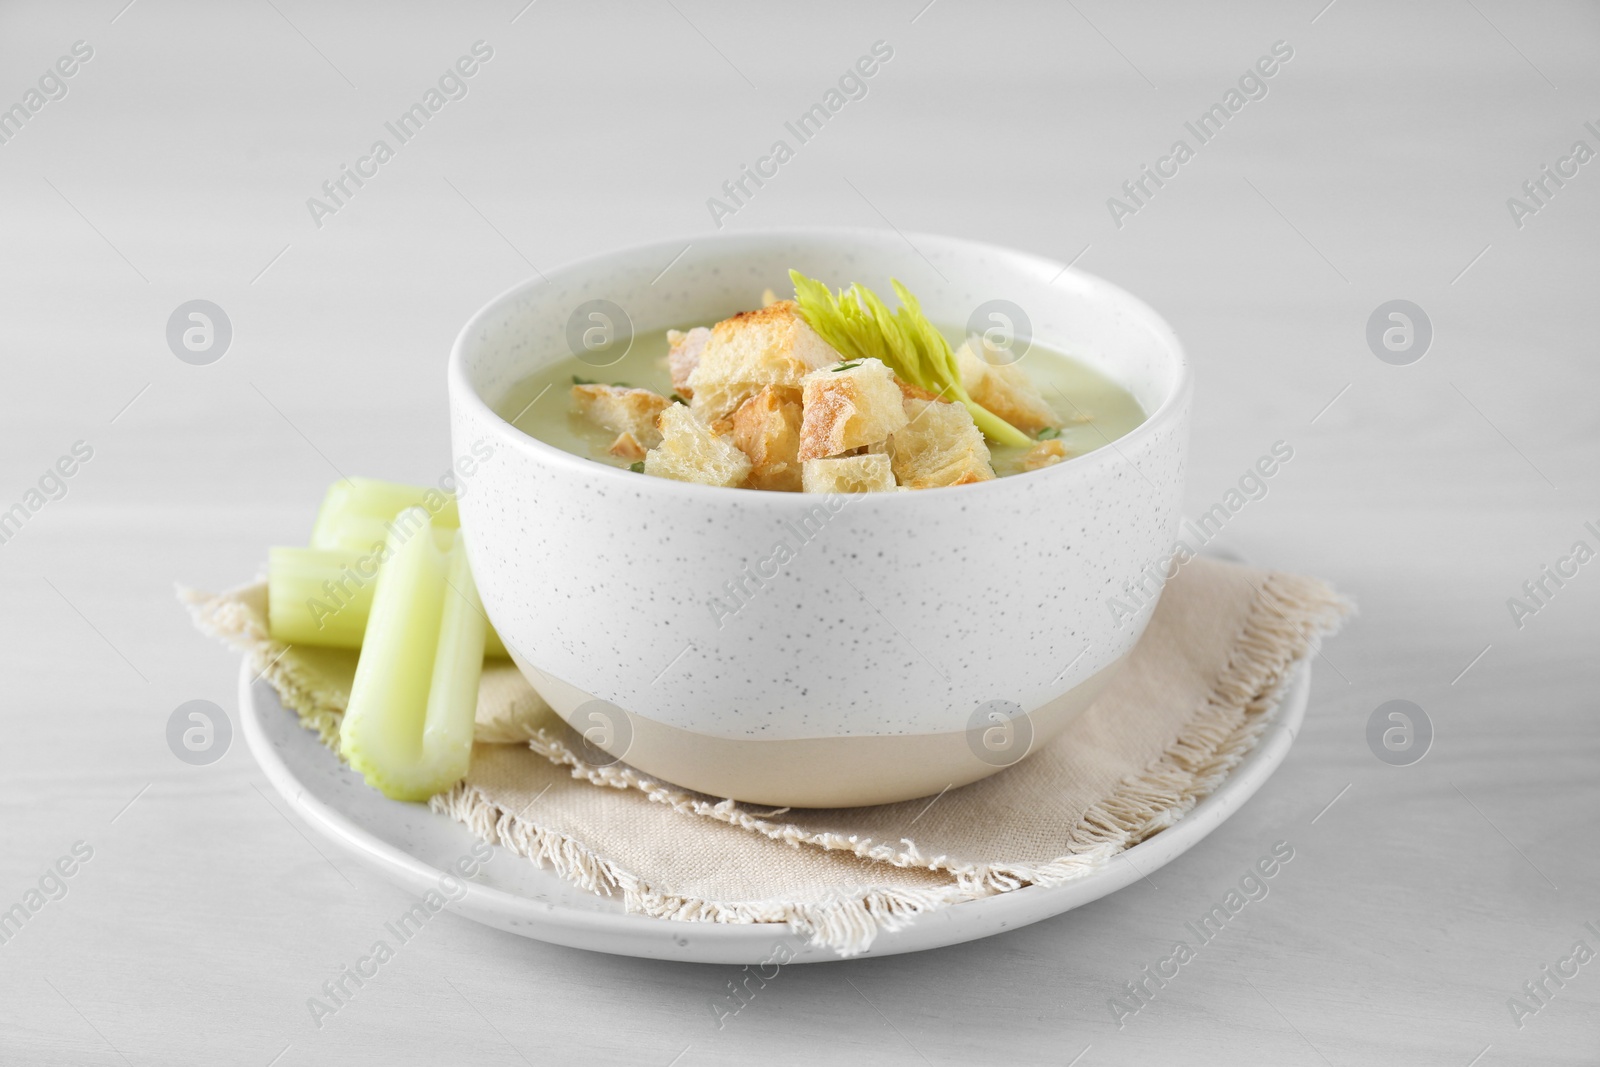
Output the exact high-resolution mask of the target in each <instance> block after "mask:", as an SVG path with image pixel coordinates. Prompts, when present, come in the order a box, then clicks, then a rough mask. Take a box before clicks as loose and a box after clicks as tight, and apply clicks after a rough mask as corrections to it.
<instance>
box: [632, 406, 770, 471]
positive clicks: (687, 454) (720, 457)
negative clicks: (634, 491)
mask: <svg viewBox="0 0 1600 1067" xmlns="http://www.w3.org/2000/svg"><path fill="white" fill-rule="evenodd" d="M660 427H661V443H660V444H659V445H657V446H656V447H655V448H652V449H651V450H650V451H649V452H648V453H647V454H646V455H645V457H644V472H645V473H646V474H653V475H655V476H656V477H657V478H671V479H673V480H675V481H679V482H698V483H699V484H701V485H728V486H735V485H740V484H742V483H743V482H744V480H745V479H746V478H747V477H749V476H750V459H749V457H748V456H746V455H745V454H744V453H743V452H741V451H739V448H738V446H736V445H735V444H734V443H733V441H732V439H730V438H727V437H719V436H717V435H716V434H714V433H712V432H711V427H709V426H707V425H706V424H705V423H704V422H702V421H700V419H699V417H698V416H696V415H695V413H694V412H693V411H690V410H689V409H688V408H687V407H685V406H683V405H682V404H669V405H667V409H666V410H665V411H663V412H662V413H661V418H660Z"/></svg>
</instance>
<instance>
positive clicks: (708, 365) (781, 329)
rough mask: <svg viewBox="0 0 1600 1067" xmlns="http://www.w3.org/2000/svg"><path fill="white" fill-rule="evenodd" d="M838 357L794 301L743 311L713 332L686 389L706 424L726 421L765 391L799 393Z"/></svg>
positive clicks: (725, 321)
mask: <svg viewBox="0 0 1600 1067" xmlns="http://www.w3.org/2000/svg"><path fill="white" fill-rule="evenodd" d="M837 362H839V353H838V352H835V351H834V350H833V346H831V345H829V344H828V342H826V341H824V340H823V339H822V338H821V337H819V336H817V333H816V331H815V330H813V329H812V328H811V327H810V326H807V325H806V323H805V320H804V319H802V318H801V317H800V311H799V309H798V308H797V307H796V306H795V303H794V301H793V300H780V301H778V302H777V303H776V304H773V305H772V306H771V307H764V308H761V309H760V310H757V311H744V312H740V313H739V314H737V315H735V316H733V317H732V318H729V319H723V320H722V321H721V322H719V323H717V324H716V325H715V326H713V327H712V328H711V339H710V340H709V341H707V342H706V346H705V348H704V349H703V350H702V351H701V353H700V361H699V363H698V364H696V366H695V368H694V371H693V373H691V374H690V375H689V377H688V380H687V382H686V383H685V384H687V385H688V386H689V388H690V389H691V390H692V391H693V392H694V396H693V397H692V398H691V400H690V402H691V403H692V404H693V406H694V408H695V411H696V412H697V413H699V414H700V415H701V416H702V417H704V418H705V420H706V421H707V422H710V421H712V420H713V419H717V418H720V417H721V416H723V415H727V414H729V413H731V412H732V411H733V409H734V408H736V407H738V406H739V405H740V404H741V403H742V402H743V401H744V399H745V398H746V397H748V396H752V395H754V394H755V393H758V392H760V391H761V387H762V386H764V385H777V386H786V387H788V388H799V386H800V379H802V378H804V377H805V376H806V375H807V374H810V373H811V372H812V371H814V370H816V369H817V368H818V367H827V366H832V365H833V364H835V363H837Z"/></svg>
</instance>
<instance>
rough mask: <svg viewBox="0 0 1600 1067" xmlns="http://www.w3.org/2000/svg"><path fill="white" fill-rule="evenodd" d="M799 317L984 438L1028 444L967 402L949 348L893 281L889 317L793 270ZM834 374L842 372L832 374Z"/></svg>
mask: <svg viewBox="0 0 1600 1067" xmlns="http://www.w3.org/2000/svg"><path fill="white" fill-rule="evenodd" d="M789 280H790V281H792V282H794V299H795V303H796V304H797V305H798V306H799V309H800V317H801V318H803V319H804V320H805V322H806V325H807V326H810V327H811V328H812V329H813V330H815V331H816V332H817V333H818V334H819V335H820V336H821V337H822V339H823V340H824V341H826V342H828V344H830V345H832V346H833V347H834V349H835V350H837V351H838V353H839V354H840V355H841V356H844V357H845V358H846V359H847V360H856V361H860V360H863V359H878V360H882V361H883V363H884V364H886V365H887V366H888V368H889V369H890V370H892V371H894V373H895V376H896V377H897V378H899V379H901V380H902V381H906V382H910V383H911V384H912V385H915V386H919V387H920V388H923V389H926V390H928V392H930V393H937V394H939V395H940V396H948V397H950V398H951V399H952V400H956V401H959V402H960V403H961V404H963V405H965V406H966V409H967V410H968V411H969V412H971V413H972V420H973V421H974V422H976V423H977V424H978V429H980V430H982V431H983V433H984V436H985V437H988V438H989V439H990V440H992V441H995V442H996V443H998V444H1003V445H1013V446H1017V447H1021V446H1025V445H1028V444H1030V443H1031V442H1032V440H1033V439H1032V438H1031V437H1029V436H1028V435H1027V434H1025V433H1023V432H1022V431H1021V430H1019V429H1017V428H1016V427H1015V426H1013V425H1011V424H1010V423H1009V422H1007V421H1006V420H1004V419H1002V418H1001V417H1000V416H998V415H996V414H995V413H994V412H992V411H990V410H989V409H988V408H986V407H984V406H983V405H982V404H979V403H978V402H977V401H975V400H973V399H972V397H970V396H968V395H967V391H966V390H965V389H963V388H962V387H961V372H960V370H959V369H958V368H957V367H956V356H955V353H954V352H952V351H951V350H950V342H949V341H946V340H945V339H944V335H943V334H941V333H940V332H939V331H938V330H937V329H935V328H934V325H933V323H931V322H929V321H928V318H927V316H926V315H924V314H923V313H922V305H920V304H918V303H917V298H916V297H914V296H912V295H911V292H910V290H908V289H907V288H906V287H905V286H903V285H901V284H900V283H899V282H897V281H895V280H894V279H892V278H891V279H890V280H889V283H890V284H891V285H893V286H894V291H895V295H896V296H898V297H899V298H900V307H899V308H898V309H897V310H895V311H890V310H889V307H888V305H887V304H885V303H884V302H883V300H882V299H881V298H879V296H878V294H876V293H874V292H873V291H872V290H871V289H868V288H867V287H866V286H864V285H862V284H860V283H859V282H858V283H857V284H855V285H852V286H851V287H850V288H848V289H841V290H840V291H839V293H838V295H837V296H835V295H834V294H833V292H831V291H830V290H829V289H828V287H827V286H826V285H823V284H822V283H821V282H819V281H817V280H816V279H815V278H807V277H806V276H805V275H804V274H801V273H800V272H799V271H797V270H791V271H790V272H789ZM835 369H836V370H838V369H842V368H835Z"/></svg>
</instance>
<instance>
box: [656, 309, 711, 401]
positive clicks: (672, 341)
mask: <svg viewBox="0 0 1600 1067" xmlns="http://www.w3.org/2000/svg"><path fill="white" fill-rule="evenodd" d="M709 340H711V331H710V330H708V329H706V328H705V327H704V326H696V327H695V328H694V329H692V330H690V331H689V332H688V333H684V332H683V331H681V330H668V331H667V368H668V370H669V371H670V372H671V374H672V388H673V389H675V390H677V392H678V395H679V396H681V397H683V398H684V399H685V400H688V399H689V398H690V397H692V396H694V390H693V389H691V388H689V375H690V374H692V373H693V372H694V369H695V367H696V366H697V365H699V363H700V353H701V352H702V351H704V350H705V347H706V342H707V341H709Z"/></svg>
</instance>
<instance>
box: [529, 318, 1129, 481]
mask: <svg viewBox="0 0 1600 1067" xmlns="http://www.w3.org/2000/svg"><path fill="white" fill-rule="evenodd" d="M691 325H693V324H691ZM689 328H690V327H689V326H685V327H683V329H685V330H687V329H689ZM941 332H943V333H945V334H946V336H947V337H948V338H949V339H950V341H951V344H952V345H959V344H960V343H961V340H962V337H961V334H960V333H959V332H956V333H951V332H950V331H941ZM614 358H615V353H614V352H610V351H606V350H600V351H597V352H595V353H590V354H589V355H588V356H587V361H585V360H580V359H578V358H576V357H573V356H568V357H567V358H566V359H560V360H557V361H555V362H554V363H551V364H548V365H546V366H545V367H542V368H540V369H539V370H537V371H535V372H534V373H533V374H530V375H528V376H527V377H526V378H524V379H522V380H521V381H519V382H517V383H516V384H515V385H513V386H512V387H511V389H510V390H508V391H507V393H506V395H505V398H504V399H503V400H502V401H501V402H500V404H499V405H498V411H499V413H500V416H501V417H502V418H504V419H506V420H507V421H508V422H510V423H511V424H512V425H514V426H516V427H517V428H518V429H519V430H522V431H523V432H524V433H526V434H528V435H529V436H531V437H535V438H537V439H539V440H540V441H543V442H545V443H546V444H550V445H554V446H555V447H557V448H559V449H562V450H564V451H567V452H571V453H573V454H575V455H579V456H583V457H585V458H586V459H592V460H594V461H595V462H596V463H605V464H607V465H609V466H612V467H623V468H626V467H628V466H629V463H630V461H629V460H628V459H626V458H622V457H618V456H613V455H611V454H610V453H609V452H608V451H607V449H608V448H609V447H610V446H611V442H612V441H613V440H615V439H616V436H617V435H616V433H615V432H613V431H611V430H606V429H603V428H601V427H599V426H597V425H595V424H594V423H593V422H590V421H589V420H588V419H585V418H582V417H580V416H579V415H577V414H576V413H574V412H573V410H572V399H571V395H570V394H571V389H572V386H573V385H575V384H579V383H583V382H599V383H601V384H603V385H629V386H635V387H637V388H640V389H652V390H654V391H656V392H658V393H660V394H661V395H662V396H670V395H671V394H672V378H671V375H670V374H669V373H668V371H667V332H666V331H665V330H656V331H652V332H650V333H641V334H639V335H637V336H635V337H634V338H633V343H632V344H631V345H630V346H628V348H627V350H626V352H625V353H624V354H623V355H622V356H621V358H620V359H616V361H615V362H610V363H609V365H607V366H598V365H597V364H600V363H607V362H608V361H609V360H612V359H614ZM1021 365H1022V367H1023V368H1024V369H1025V370H1027V372H1028V374H1029V376H1030V377H1031V378H1032V379H1033V381H1034V382H1035V384H1037V385H1038V387H1039V392H1040V394H1041V395H1042V396H1043V397H1044V399H1045V401H1046V402H1047V403H1048V404H1049V405H1050V407H1051V408H1052V409H1053V410H1054V411H1055V413H1056V414H1057V415H1058V416H1059V417H1060V419H1061V431H1060V440H1061V443H1062V444H1063V445H1065V446H1066V450H1067V458H1068V459H1070V458H1072V457H1073V456H1081V455H1083V454H1085V453H1087V452H1093V451H1094V450H1095V449H1097V448H1104V447H1105V446H1106V445H1108V444H1110V443H1111V442H1112V441H1115V440H1116V439H1117V438H1119V437H1121V436H1122V435H1123V434H1126V433H1127V432H1128V431H1130V430H1132V429H1133V428H1134V427H1135V426H1138V425H1139V424H1140V423H1142V422H1143V421H1144V420H1145V413H1144V410H1143V409H1142V408H1141V407H1140V406H1139V402H1138V401H1137V400H1135V399H1134V398H1133V394H1131V393H1129V392H1128V391H1127V390H1126V389H1124V388H1123V387H1122V386H1120V385H1118V384H1117V383H1116V382H1114V381H1112V380H1111V379H1110V378H1108V377H1106V376H1105V375H1104V374H1102V373H1100V372H1099V371H1098V370H1095V369H1094V368H1093V367H1090V366H1089V365H1088V364H1086V363H1084V362H1082V361H1080V360H1077V359H1074V358H1072V357H1071V356H1068V355H1064V354H1062V353H1060V352H1055V351H1052V350H1050V349H1047V348H1045V347H1043V346H1042V345H1039V344H1037V343H1035V344H1033V345H1032V346H1031V347H1030V348H1029V349H1028V350H1027V352H1026V353H1025V354H1024V355H1023V357H1022V364H1021ZM989 451H990V456H991V459H992V461H993V463H994V472H995V474H996V475H998V476H1000V477H1005V476H1006V475H1010V474H1020V473H1023V472H1024V470H1025V469H1026V468H1024V467H1023V466H1022V457H1023V455H1024V454H1025V453H1026V452H1027V449H1025V448H1007V447H1003V446H1000V445H996V444H995V443H994V442H992V441H991V442H989Z"/></svg>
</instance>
